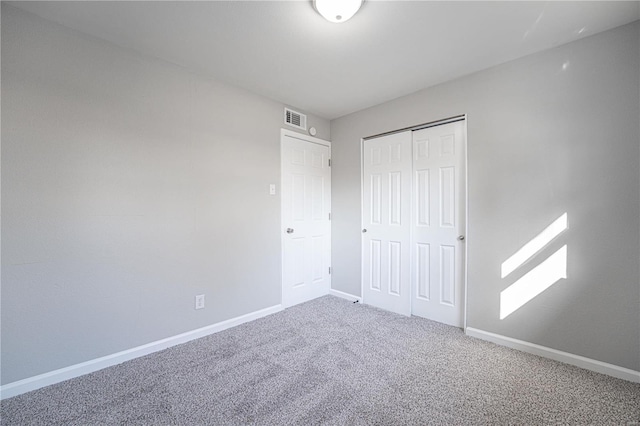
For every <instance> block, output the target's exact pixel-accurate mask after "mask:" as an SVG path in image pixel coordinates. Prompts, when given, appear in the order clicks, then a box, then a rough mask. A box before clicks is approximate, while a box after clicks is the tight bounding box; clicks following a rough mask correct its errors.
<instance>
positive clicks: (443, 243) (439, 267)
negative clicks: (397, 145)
mask: <svg viewBox="0 0 640 426" xmlns="http://www.w3.org/2000/svg"><path fill="white" fill-rule="evenodd" d="M464 136H465V134H464V124H463V122H456V123H450V124H444V125H441V126H435V127H430V128H427V129H423V130H418V131H415V132H413V154H414V155H413V167H414V170H415V172H414V185H413V186H414V209H413V212H414V213H413V227H412V259H413V269H412V284H413V291H412V294H413V297H412V302H411V304H412V313H413V314H414V315H418V316H422V317H425V318H429V319H432V320H435V321H439V322H443V323H446V324H450V325H454V326H457V327H462V326H463V321H464V311H463V309H464V293H463V291H464V287H463V285H464V276H463V274H464V242H462V241H459V240H458V237H459V236H460V235H463V234H464V230H465V223H464V220H465V208H464V207H465V201H464V194H465V188H464V149H465V141H464Z"/></svg>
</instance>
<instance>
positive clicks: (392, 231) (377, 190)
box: [362, 131, 412, 315]
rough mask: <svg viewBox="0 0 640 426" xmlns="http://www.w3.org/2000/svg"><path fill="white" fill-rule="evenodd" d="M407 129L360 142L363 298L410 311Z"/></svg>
mask: <svg viewBox="0 0 640 426" xmlns="http://www.w3.org/2000/svg"><path fill="white" fill-rule="evenodd" d="M411 143H412V139H411V132H409V131H407V132H403V133H396V134H393V135H389V136H384V137H379V138H375V139H369V140H366V141H365V142H364V159H363V160H364V164H363V220H362V223H363V229H362V232H363V238H362V269H363V270H362V276H363V300H364V302H365V303H367V304H370V305H373V306H377V307H379V308H382V309H386V310H389V311H392V312H396V313H399V314H403V315H410V314H411V295H410V287H411V284H410V275H411V274H410V271H411V260H410V256H411V179H412V171H411V170H412V166H411Z"/></svg>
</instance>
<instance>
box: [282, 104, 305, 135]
mask: <svg viewBox="0 0 640 426" xmlns="http://www.w3.org/2000/svg"><path fill="white" fill-rule="evenodd" d="M284 122H285V123H286V124H288V125H289V126H293V127H297V128H298V129H302V130H307V116H306V115H304V114H300V113H299V112H296V111H293V110H291V109H289V108H285V109H284Z"/></svg>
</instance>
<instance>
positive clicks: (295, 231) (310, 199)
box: [281, 130, 331, 307]
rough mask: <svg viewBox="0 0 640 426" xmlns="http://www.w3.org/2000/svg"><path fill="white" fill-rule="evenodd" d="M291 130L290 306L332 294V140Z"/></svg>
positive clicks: (286, 144) (286, 214)
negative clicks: (327, 140) (298, 133)
mask: <svg viewBox="0 0 640 426" xmlns="http://www.w3.org/2000/svg"><path fill="white" fill-rule="evenodd" d="M286 133H287V132H286V131H284V130H283V133H282V139H281V173H282V177H281V178H282V180H281V184H282V198H281V200H282V227H281V228H282V229H281V232H282V236H283V238H282V246H283V255H282V275H283V276H282V303H283V305H284V306H285V307H287V306H291V305H295V304H297V303H302V302H306V301H307V300H311V299H314V298H316V297H320V296H323V295H325V294H328V293H329V289H330V288H331V281H330V273H329V267H330V259H331V224H330V221H329V220H330V217H329V215H330V209H331V171H330V170H331V169H330V168H329V158H330V157H329V155H330V147H329V143H328V142H326V141H321V140H319V139H316V138H311V137H306V136H304V135H300V136H297V135H296V134H286ZM291 133H292V132H291Z"/></svg>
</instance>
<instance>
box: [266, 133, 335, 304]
mask: <svg viewBox="0 0 640 426" xmlns="http://www.w3.org/2000/svg"><path fill="white" fill-rule="evenodd" d="M287 136H288V137H291V138H294V139H299V140H301V141H303V142H308V143H314V144H317V145H323V146H326V147H328V148H329V160H331V141H327V140H324V139H320V138H316V137H313V136H310V135H306V134H304V133H299V132H296V131H293V130H289V129H284V128H281V129H280V146H279V148H280V149H279V152H280V159H279V161H280V177H279V185H280V188H279V190H278V191H277V194H278V197H279V200H278V207H279V208H280V228H279V232H280V304H281V305H282V307H284V308H288V307H289V306H294V305H286V306H285V304H284V292H285V270H284V266H285V265H284V248H285V238H286V236H285V233H284V229H285V228H286V224H285V223H284V207H283V206H282V187H283V185H282V144H283V143H284V138H285V137H287ZM329 173H330V174H331V166H329ZM329 191H332V188H331V184H330V185H329ZM331 234H332V227H331V226H330V227H329V267H331V266H330V265H331V243H332V239H331V237H332V235H331ZM331 275H332V274H331V273H330V274H329V278H328V281H329V282H328V284H329V285H328V289H327V292H326V294H329V292H330V291H331V287H332V286H331V278H332V277H331Z"/></svg>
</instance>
